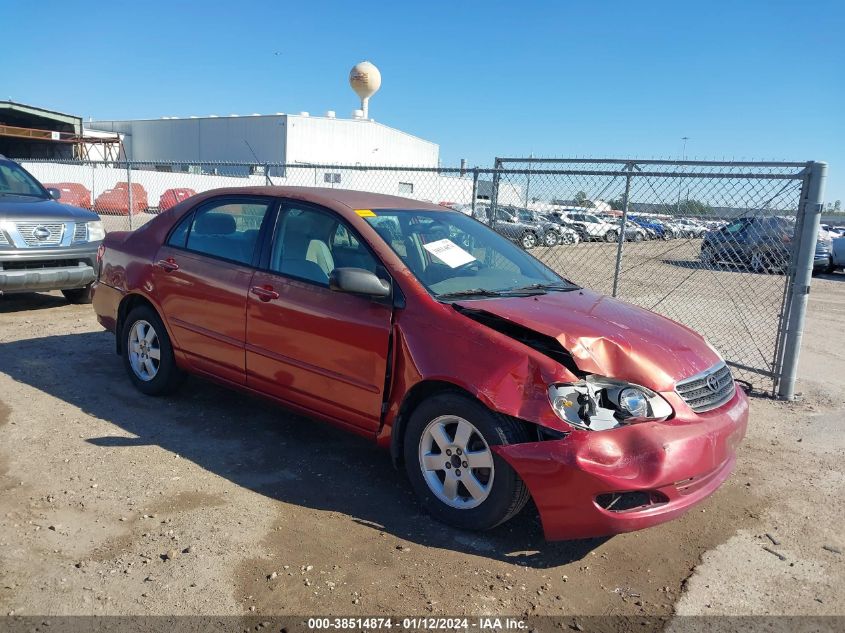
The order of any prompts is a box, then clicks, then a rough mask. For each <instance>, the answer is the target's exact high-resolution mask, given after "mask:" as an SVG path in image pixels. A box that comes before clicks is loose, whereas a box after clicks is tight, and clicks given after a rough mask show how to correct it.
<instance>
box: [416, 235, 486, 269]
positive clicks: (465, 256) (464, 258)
mask: <svg viewBox="0 0 845 633" xmlns="http://www.w3.org/2000/svg"><path fill="white" fill-rule="evenodd" d="M423 248H424V249H425V250H427V251H428V252H429V253H431V254H432V255H434V256H435V257H436V258H437V259H439V260H440V261H441V262H443V263H444V264H446V265H447V266H448V267H449V268H457V267H458V266H463V265H464V264H469V263H470V262H474V261H475V257H473V256H472V255H470V254H469V253H467V252H466V251H465V250H464V249H462V248H461V247H460V246H458V245H457V244H455V243H454V242H453V241H452V240H449V239H442V240H437V241H436V242H430V243H429V244H423Z"/></svg>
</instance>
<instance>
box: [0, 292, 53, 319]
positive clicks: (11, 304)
mask: <svg viewBox="0 0 845 633" xmlns="http://www.w3.org/2000/svg"><path fill="white" fill-rule="evenodd" d="M66 305H68V302H67V299H65V298H64V297H63V296H56V295H49V294H44V293H35V292H26V293H21V294H8V295H6V294H4V295H0V314H9V313H12V312H25V311H28V310H47V309H49V308H58V307H60V306H66Z"/></svg>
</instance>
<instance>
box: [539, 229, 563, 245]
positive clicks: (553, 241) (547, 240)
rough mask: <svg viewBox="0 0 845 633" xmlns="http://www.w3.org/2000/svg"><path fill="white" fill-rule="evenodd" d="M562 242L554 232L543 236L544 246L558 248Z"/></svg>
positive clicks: (548, 232)
mask: <svg viewBox="0 0 845 633" xmlns="http://www.w3.org/2000/svg"><path fill="white" fill-rule="evenodd" d="M559 242H560V238H559V237H558V234H557V233H555V232H554V231H547V232H546V234H545V235H544V236H543V245H544V246H557V245H558V243H559Z"/></svg>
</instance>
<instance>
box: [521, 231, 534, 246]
mask: <svg viewBox="0 0 845 633" xmlns="http://www.w3.org/2000/svg"><path fill="white" fill-rule="evenodd" d="M520 242H521V243H522V248H524V249H525V250H529V249H532V248H534V247H535V246H537V242H538V240H537V236H536V235H534V233H532V232H531V231H526V232H525V233H524V234H523V235H522V239H521V240H520Z"/></svg>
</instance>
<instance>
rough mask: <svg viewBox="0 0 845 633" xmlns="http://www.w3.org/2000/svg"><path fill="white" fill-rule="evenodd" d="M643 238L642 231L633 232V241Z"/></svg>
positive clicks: (639, 240)
mask: <svg viewBox="0 0 845 633" xmlns="http://www.w3.org/2000/svg"><path fill="white" fill-rule="evenodd" d="M643 239H644V236H643V234H642V233H640V232H639V231H635V232H634V241H635V242H642V241H643Z"/></svg>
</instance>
